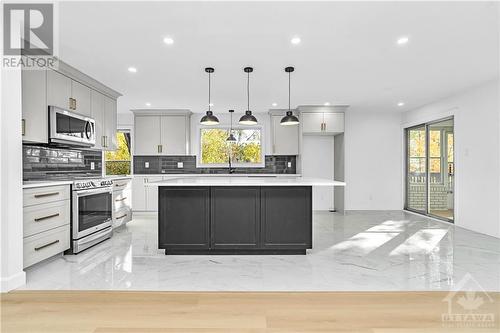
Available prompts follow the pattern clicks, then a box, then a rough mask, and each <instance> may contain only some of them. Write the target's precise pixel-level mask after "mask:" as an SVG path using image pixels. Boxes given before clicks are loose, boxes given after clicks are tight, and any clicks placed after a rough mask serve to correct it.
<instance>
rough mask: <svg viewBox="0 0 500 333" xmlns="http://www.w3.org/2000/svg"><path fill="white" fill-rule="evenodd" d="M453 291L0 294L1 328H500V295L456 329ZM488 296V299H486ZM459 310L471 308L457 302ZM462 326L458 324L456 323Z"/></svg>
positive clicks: (303, 332) (103, 331) (24, 331)
mask: <svg viewBox="0 0 500 333" xmlns="http://www.w3.org/2000/svg"><path fill="white" fill-rule="evenodd" d="M447 295H448V293H446V292H313V293H306V292H304V293H300V292H297V293H286V292H280V293H274V292H264V293H255V292H251V293H243V292H232V293H217V292H207V293H192V292H120V291H116V292H112V291H38V292H32V291H29V292H27V291H23V292H12V293H7V294H1V296H0V297H1V324H0V325H1V332H2V333H28V332H29V333H46V332H47V333H59V332H61V333H160V332H161V333H174V332H175V333H187V332H192V333H285V332H286V333H325V332H361V333H381V332H384V333H394V332H400V333H417V332H425V333H427V332H439V333H440V332H450V331H452V332H456V333H459V332H475V331H477V332H482V333H487V332H496V333H497V332H498V331H499V329H500V326H499V317H500V293H488V296H489V297H491V300H492V302H489V301H488V299H487V298H486V297H483V298H482V300H483V301H484V304H482V305H481V308H480V310H481V311H479V312H480V313H491V314H493V316H494V322H492V323H490V324H491V325H490V326H487V327H484V328H480V329H476V327H456V326H454V327H449V326H444V324H447V325H449V323H443V321H442V314H443V313H447V311H448V303H447V302H445V301H444V299H445V297H446V296H447ZM479 297H481V296H479ZM453 306H455V307H456V309H457V311H458V312H459V313H461V312H464V310H463V308H460V307H459V305H458V304H453ZM454 324H456V323H454Z"/></svg>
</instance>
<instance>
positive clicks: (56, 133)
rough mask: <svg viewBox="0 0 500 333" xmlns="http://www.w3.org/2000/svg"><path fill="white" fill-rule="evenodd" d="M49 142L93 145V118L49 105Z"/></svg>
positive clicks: (83, 145) (84, 145)
mask: <svg viewBox="0 0 500 333" xmlns="http://www.w3.org/2000/svg"><path fill="white" fill-rule="evenodd" d="M49 120H50V121H49V138H50V142H51V143H57V144H66V145H72V146H81V147H93V146H94V145H95V120H94V119H92V118H90V117H87V116H84V115H81V114H78V113H75V112H71V111H68V110H65V109H61V108H59V107H56V106H49Z"/></svg>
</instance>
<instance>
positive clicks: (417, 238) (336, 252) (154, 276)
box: [20, 211, 500, 291]
mask: <svg viewBox="0 0 500 333" xmlns="http://www.w3.org/2000/svg"><path fill="white" fill-rule="evenodd" d="M313 221H314V222H313V249H312V250H309V251H308V252H307V255H302V256H301V255H293V256H285V255H267V256H260V255H259V256H257V255H255V256H254V255H247V256H243V255H241V256H232V255H231V256H223V255H206V256H201V255H197V256H178V255H173V256H170V255H169V256H165V255H164V253H163V251H161V250H158V248H157V244H158V240H157V225H156V224H157V221H156V217H154V216H137V215H136V216H135V218H134V220H133V221H131V222H129V223H128V224H127V225H126V226H124V227H122V228H120V229H117V230H116V231H115V234H114V236H113V238H111V239H110V240H107V241H105V242H103V243H101V244H99V245H97V246H95V247H93V248H91V249H89V250H87V251H84V252H82V253H80V254H78V255H67V256H66V255H65V256H58V257H55V258H52V259H50V260H48V261H45V262H42V263H40V264H37V265H35V266H33V267H30V268H28V269H27V270H26V273H27V284H26V285H25V286H24V287H22V288H20V289H26V290H42V289H51V290H57V289H61V290H167V291H335V290H339V291H344V290H346V291H369V290H373V291H387V290H392V291H398V290H453V289H454V288H456V287H457V285H458V284H459V282H460V280H461V279H462V278H463V277H464V276H466V275H467V274H470V275H471V276H472V277H473V278H474V279H475V280H476V281H477V282H478V283H479V284H480V286H481V287H482V288H484V289H485V290H488V291H500V240H499V239H497V238H494V237H489V236H486V235H482V234H478V233H475V232H472V231H469V230H465V229H462V228H459V227H455V226H454V225H453V224H449V223H444V222H443V223H442V222H438V221H435V220H431V219H428V218H425V217H419V216H416V215H413V214H408V213H405V212H396V211H389V212H386V211H380V212H351V213H349V214H348V215H341V214H337V213H329V212H315V213H314V216H313Z"/></svg>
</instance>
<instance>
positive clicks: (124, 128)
mask: <svg viewBox="0 0 500 333" xmlns="http://www.w3.org/2000/svg"><path fill="white" fill-rule="evenodd" d="M118 132H128V133H130V174H129V175H127V176H131V175H133V174H134V128H133V127H132V126H120V127H117V128H116V133H118ZM101 152H102V172H101V174H102V176H103V177H113V176H122V175H108V174H106V162H107V161H106V150H102V151H101ZM123 176H125V175H123Z"/></svg>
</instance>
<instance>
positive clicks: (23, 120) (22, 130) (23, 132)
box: [21, 119, 26, 136]
mask: <svg viewBox="0 0 500 333" xmlns="http://www.w3.org/2000/svg"><path fill="white" fill-rule="evenodd" d="M21 133H22V135H23V136H25V135H26V119H21Z"/></svg>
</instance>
